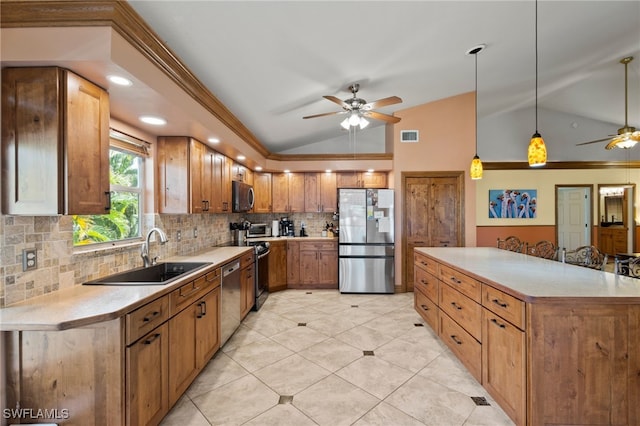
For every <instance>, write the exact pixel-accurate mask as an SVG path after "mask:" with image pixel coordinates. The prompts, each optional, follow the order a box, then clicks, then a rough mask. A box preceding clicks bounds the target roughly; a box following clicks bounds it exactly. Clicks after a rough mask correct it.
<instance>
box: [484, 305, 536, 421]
mask: <svg viewBox="0 0 640 426" xmlns="http://www.w3.org/2000/svg"><path fill="white" fill-rule="evenodd" d="M525 348H526V336H525V333H524V331H522V330H520V329H518V328H517V327H515V326H513V325H512V324H510V323H509V322H507V321H505V320H504V319H502V318H501V317H500V316H498V315H496V314H494V313H493V312H491V311H490V310H488V309H483V310H482V385H483V386H484V387H485V389H487V391H489V394H491V396H492V397H493V399H495V400H496V402H498V404H499V405H500V407H502V409H503V410H504V411H505V413H507V415H508V416H509V417H511V418H512V419H513V421H514V422H515V423H516V424H525V419H524V414H525V412H526V411H525V403H526V384H527V380H526V368H525V366H526V359H525Z"/></svg>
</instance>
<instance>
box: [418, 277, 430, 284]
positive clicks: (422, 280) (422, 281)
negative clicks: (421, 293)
mask: <svg viewBox="0 0 640 426" xmlns="http://www.w3.org/2000/svg"><path fill="white" fill-rule="evenodd" d="M420 282H421V283H422V284H424V285H427V284H429V282H428V281H427V280H425V279H424V278H423V279H421V280H420Z"/></svg>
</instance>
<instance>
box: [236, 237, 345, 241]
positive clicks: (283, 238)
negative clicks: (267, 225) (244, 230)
mask: <svg viewBox="0 0 640 426" xmlns="http://www.w3.org/2000/svg"><path fill="white" fill-rule="evenodd" d="M247 241H249V242H251V241H335V242H338V237H321V236H313V237H252V238H247Z"/></svg>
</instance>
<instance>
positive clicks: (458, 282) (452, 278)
mask: <svg viewBox="0 0 640 426" xmlns="http://www.w3.org/2000/svg"><path fill="white" fill-rule="evenodd" d="M450 279H451V281H453V282H454V283H456V284H462V281H460V280H459V279H457V278H456V277H451V278H450Z"/></svg>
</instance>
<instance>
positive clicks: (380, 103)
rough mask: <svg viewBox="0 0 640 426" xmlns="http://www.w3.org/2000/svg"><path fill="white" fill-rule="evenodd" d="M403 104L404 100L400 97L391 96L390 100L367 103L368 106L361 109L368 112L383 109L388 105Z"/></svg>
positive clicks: (365, 105)
mask: <svg viewBox="0 0 640 426" xmlns="http://www.w3.org/2000/svg"><path fill="white" fill-rule="evenodd" d="M401 102H402V99H400V98H399V97H397V96H389V97H388V98H384V99H378V100H377V101H373V102H369V103H366V104H364V105H362V107H360V109H363V110H365V111H368V110H371V109H374V108H382V107H385V106H387V105H394V104H399V103H401Z"/></svg>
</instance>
